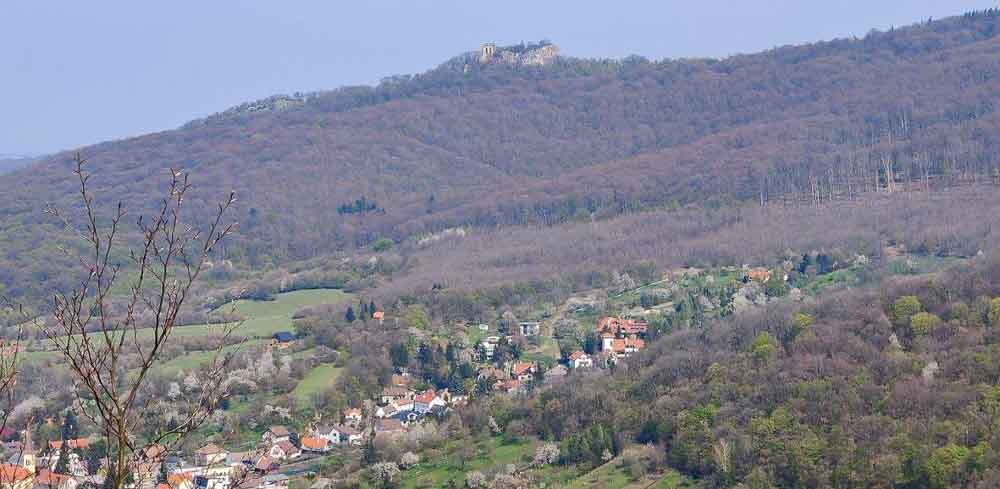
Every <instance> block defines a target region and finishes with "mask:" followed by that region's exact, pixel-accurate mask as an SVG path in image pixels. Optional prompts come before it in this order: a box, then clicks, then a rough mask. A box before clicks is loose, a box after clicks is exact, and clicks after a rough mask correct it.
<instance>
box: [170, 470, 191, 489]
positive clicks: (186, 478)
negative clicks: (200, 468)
mask: <svg viewBox="0 0 1000 489" xmlns="http://www.w3.org/2000/svg"><path fill="white" fill-rule="evenodd" d="M191 479H192V477H191V474H189V473H186V472H181V473H174V474H170V475H168V476H167V484H170V487H171V488H177V487H180V486H181V484H183V483H185V482H190V481H191Z"/></svg>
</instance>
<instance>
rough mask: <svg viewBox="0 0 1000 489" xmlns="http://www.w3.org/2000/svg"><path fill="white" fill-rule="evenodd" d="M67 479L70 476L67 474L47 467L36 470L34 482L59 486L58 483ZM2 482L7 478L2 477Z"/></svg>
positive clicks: (5, 481)
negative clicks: (58, 472)
mask: <svg viewBox="0 0 1000 489" xmlns="http://www.w3.org/2000/svg"><path fill="white" fill-rule="evenodd" d="M25 472H27V471H25ZM69 479H70V476H68V475H63V474H57V473H55V472H53V471H51V470H49V469H41V470H39V471H38V474H37V475H35V484H38V485H42V486H50V487H59V485H61V484H62V483H63V482H66V481H68V480H69ZM3 482H4V483H7V480H6V479H4V481H3Z"/></svg>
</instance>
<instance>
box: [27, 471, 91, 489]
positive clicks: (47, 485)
mask: <svg viewBox="0 0 1000 489" xmlns="http://www.w3.org/2000/svg"><path fill="white" fill-rule="evenodd" d="M79 485H80V483H79V482H77V480H76V479H74V478H73V477H71V476H68V475H65V474H57V473H55V472H53V471H51V470H49V469H42V470H39V471H38V474H36V475H35V479H34V481H33V486H34V487H35V488H37V489H76V488H77V486H79Z"/></svg>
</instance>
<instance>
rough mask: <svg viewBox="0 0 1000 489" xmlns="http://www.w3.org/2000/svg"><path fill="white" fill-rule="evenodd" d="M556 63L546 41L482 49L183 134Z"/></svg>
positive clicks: (251, 108) (240, 112)
mask: <svg viewBox="0 0 1000 489" xmlns="http://www.w3.org/2000/svg"><path fill="white" fill-rule="evenodd" d="M557 59H561V58H560V57H559V47H558V46H556V45H555V44H553V43H551V42H549V41H545V40H543V41H539V42H537V43H528V44H525V43H521V44H516V45H512V46H502V47H498V46H497V45H496V44H494V43H486V44H483V45H482V47H481V48H480V49H479V51H468V52H465V53H463V54H460V55H458V56H456V57H454V58H451V59H449V60H448V61H445V62H444V63H442V64H441V65H439V66H438V67H436V68H434V69H432V70H430V71H427V72H426V73H422V74H417V75H396V76H391V77H386V78H384V79H382V80H381V81H380V83H379V84H378V85H377V86H374V87H373V86H366V85H361V86H350V87H341V88H337V89H333V90H320V91H313V92H295V93H293V94H291V95H272V96H270V97H267V98H264V99H260V100H255V101H252V102H245V103H242V104H240V105H237V106H235V107H231V108H229V109H226V110H224V111H222V112H219V113H216V114H212V115H210V116H208V117H205V118H202V119H196V120H193V121H191V122H188V123H187V124H185V125H184V126H182V128H191V127H197V126H202V125H206V124H211V123H216V122H221V121H227V120H231V119H233V118H237V117H241V116H248V115H252V114H255V113H260V112H276V111H282V110H288V109H295V108H299V107H303V106H307V105H308V106H312V107H315V108H316V109H317V110H320V111H323V112H340V111H345V110H351V109H356V108H359V107H365V106H370V105H375V104H379V103H384V102H388V101H390V100H395V99H399V98H404V97H408V96H413V95H416V94H420V93H423V94H433V93H434V92H435V90H442V89H445V88H446V87H451V86H468V85H469V84H472V85H475V84H476V83H477V82H476V78H477V77H476V76H474V75H475V74H476V73H479V72H482V71H483V69H484V68H486V67H487V66H497V67H501V66H502V67H507V68H522V67H523V68H526V67H544V66H549V65H551V64H553V63H554V62H555V61H556V60H557Z"/></svg>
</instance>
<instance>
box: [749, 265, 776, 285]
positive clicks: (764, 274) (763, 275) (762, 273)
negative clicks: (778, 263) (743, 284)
mask: <svg viewBox="0 0 1000 489" xmlns="http://www.w3.org/2000/svg"><path fill="white" fill-rule="evenodd" d="M746 280H747V281H753V282H761V283H763V282H767V281H768V280H771V271H770V270H768V269H766V268H764V267H755V268H751V269H750V271H748V272H747V274H746Z"/></svg>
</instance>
